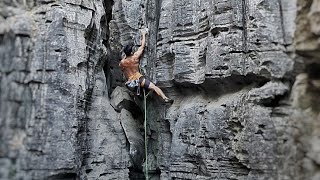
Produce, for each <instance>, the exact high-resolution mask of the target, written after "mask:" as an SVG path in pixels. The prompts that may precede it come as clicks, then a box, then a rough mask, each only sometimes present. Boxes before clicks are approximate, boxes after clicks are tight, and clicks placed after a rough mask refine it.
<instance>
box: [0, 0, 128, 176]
mask: <svg viewBox="0 0 320 180" xmlns="http://www.w3.org/2000/svg"><path fill="white" fill-rule="evenodd" d="M0 4H1V6H0V7H1V8H0V9H1V13H0V38H1V41H0V47H1V49H0V51H1V54H0V57H1V61H0V63H1V65H0V70H1V71H0V72H1V73H0V84H1V88H0V89H1V90H0V95H1V104H0V114H1V116H0V139H1V143H0V144H1V145H0V167H1V168H0V179H75V178H79V177H80V179H86V178H88V179H97V178H99V177H100V178H102V179H103V178H105V179H111V178H112V177H114V178H115V179H119V178H118V177H121V176H124V177H126V176H127V175H126V174H128V169H126V166H125V165H123V164H125V162H127V161H128V157H127V156H126V154H127V153H126V147H125V146H126V137H125V135H124V132H123V130H122V127H121V126H120V123H119V122H118V121H116V120H115V118H116V117H117V113H116V111H114V109H113V108H112V106H111V105H110V102H109V99H108V89H107V86H106V76H105V74H104V71H103V66H104V64H105V61H106V59H107V58H106V57H107V49H106V45H105V44H106V41H107V39H108V34H109V32H108V26H107V24H108V21H109V19H110V17H111V14H110V12H111V5H112V2H111V1H99V0H97V1H91V0H81V1H74V0H65V1H60V0H57V1H55V0H53V1H48V0H37V1H32V0H27V1H1V2H0ZM103 43H105V44H103ZM110 118H112V119H114V120H112V121H109V120H108V119H110ZM122 152H123V153H122ZM122 174H124V175H122ZM120 179H121V178H120Z"/></svg>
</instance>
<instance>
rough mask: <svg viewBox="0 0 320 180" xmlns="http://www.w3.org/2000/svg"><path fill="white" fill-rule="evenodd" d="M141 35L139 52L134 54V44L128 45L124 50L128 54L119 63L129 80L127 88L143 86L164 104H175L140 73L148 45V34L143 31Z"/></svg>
mask: <svg viewBox="0 0 320 180" xmlns="http://www.w3.org/2000/svg"><path fill="white" fill-rule="evenodd" d="M141 33H142V36H141V46H140V47H139V49H138V51H137V52H135V53H133V52H132V48H133V44H128V45H126V46H125V47H124V50H123V51H124V53H125V54H126V57H125V58H123V59H122V60H121V61H120V63H119V66H120V68H121V70H122V72H123V74H124V75H125V77H126V79H127V82H126V86H127V87H128V88H129V89H130V88H135V87H137V86H141V87H143V88H144V89H147V90H153V91H155V92H156V93H157V94H158V95H159V96H160V97H161V98H162V99H163V100H164V102H166V103H173V100H172V99H169V98H168V97H167V96H166V95H165V94H164V93H163V92H162V90H161V89H160V88H159V87H157V86H156V85H154V84H153V83H152V82H151V81H149V80H148V79H146V78H145V77H144V76H143V75H142V74H140V72H139V59H140V57H141V55H142V53H143V50H144V47H145V43H146V42H145V41H146V32H145V31H142V32H141Z"/></svg>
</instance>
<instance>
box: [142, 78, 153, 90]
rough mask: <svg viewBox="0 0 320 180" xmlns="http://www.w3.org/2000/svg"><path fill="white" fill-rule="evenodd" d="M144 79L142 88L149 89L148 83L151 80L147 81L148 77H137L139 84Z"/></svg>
mask: <svg viewBox="0 0 320 180" xmlns="http://www.w3.org/2000/svg"><path fill="white" fill-rule="evenodd" d="M144 79H145V82H144V86H143V88H144V89H147V90H148V89H149V86H150V83H151V81H149V80H148V79H146V78H145V77H144V76H141V77H140V79H139V83H140V84H141V83H142V82H143V80H144Z"/></svg>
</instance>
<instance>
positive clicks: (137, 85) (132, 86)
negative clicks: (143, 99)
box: [125, 79, 140, 96]
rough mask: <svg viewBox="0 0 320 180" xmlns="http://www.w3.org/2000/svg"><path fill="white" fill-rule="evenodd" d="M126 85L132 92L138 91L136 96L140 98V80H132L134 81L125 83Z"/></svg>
mask: <svg viewBox="0 0 320 180" xmlns="http://www.w3.org/2000/svg"><path fill="white" fill-rule="evenodd" d="M125 85H126V86H127V88H128V89H129V90H131V91H135V90H136V94H137V95H138V96H140V83H139V79H136V80H132V81H128V82H126V83H125Z"/></svg>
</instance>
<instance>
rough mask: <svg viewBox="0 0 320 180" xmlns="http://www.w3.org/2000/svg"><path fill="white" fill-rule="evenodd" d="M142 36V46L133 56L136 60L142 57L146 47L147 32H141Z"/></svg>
mask: <svg viewBox="0 0 320 180" xmlns="http://www.w3.org/2000/svg"><path fill="white" fill-rule="evenodd" d="M141 35H142V36H141V46H140V47H139V49H138V51H137V52H135V53H134V54H133V56H135V58H138V59H139V58H140V56H141V55H142V53H143V50H144V47H145V45H146V31H141Z"/></svg>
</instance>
